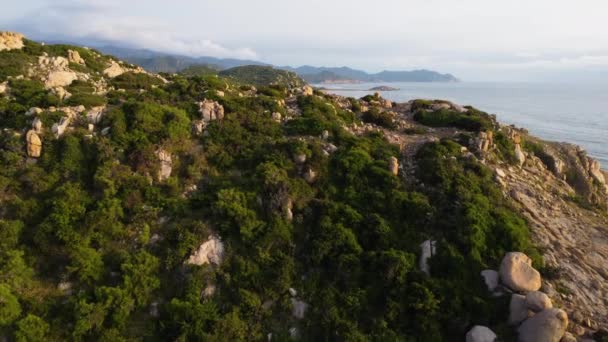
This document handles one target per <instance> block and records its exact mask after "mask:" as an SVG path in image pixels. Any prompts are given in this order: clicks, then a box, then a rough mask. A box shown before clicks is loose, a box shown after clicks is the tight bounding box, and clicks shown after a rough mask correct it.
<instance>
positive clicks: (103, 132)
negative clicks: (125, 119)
mask: <svg viewBox="0 0 608 342" xmlns="http://www.w3.org/2000/svg"><path fill="white" fill-rule="evenodd" d="M110 128H111V127H104V128H103V129H102V130H101V135H104V136H105V135H108V134H110Z"/></svg>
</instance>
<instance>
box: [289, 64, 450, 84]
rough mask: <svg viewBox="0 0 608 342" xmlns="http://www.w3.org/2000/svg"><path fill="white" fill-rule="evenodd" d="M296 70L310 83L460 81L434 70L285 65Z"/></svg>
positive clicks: (291, 69)
mask: <svg viewBox="0 0 608 342" xmlns="http://www.w3.org/2000/svg"><path fill="white" fill-rule="evenodd" d="M283 69H285V70H290V71H293V72H296V73H297V74H298V75H300V76H302V78H304V79H305V80H306V81H307V82H310V83H344V82H345V81H351V82H458V81H459V80H458V79H457V78H456V77H454V76H453V75H451V74H441V73H438V72H436V71H432V70H413V71H382V72H379V73H377V74H369V73H366V72H365V71H361V70H356V69H351V68H348V67H341V68H327V67H318V68H317V67H312V66H302V67H299V68H292V67H283Z"/></svg>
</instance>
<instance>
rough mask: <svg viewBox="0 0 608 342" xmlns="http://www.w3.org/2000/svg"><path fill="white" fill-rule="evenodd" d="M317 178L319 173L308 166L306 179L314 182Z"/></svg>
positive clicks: (305, 173) (309, 182) (308, 181)
mask: <svg viewBox="0 0 608 342" xmlns="http://www.w3.org/2000/svg"><path fill="white" fill-rule="evenodd" d="M316 179H317V173H316V172H315V171H314V170H313V169H311V168H308V169H307V170H306V171H305V172H304V180H305V181H306V182H307V183H308V184H312V183H314V182H315V180H316Z"/></svg>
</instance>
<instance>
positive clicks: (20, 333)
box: [15, 314, 49, 342]
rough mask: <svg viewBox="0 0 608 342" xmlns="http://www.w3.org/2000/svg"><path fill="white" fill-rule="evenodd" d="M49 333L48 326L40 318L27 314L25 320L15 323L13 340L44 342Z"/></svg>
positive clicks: (19, 341) (18, 341)
mask: <svg viewBox="0 0 608 342" xmlns="http://www.w3.org/2000/svg"><path fill="white" fill-rule="evenodd" d="M48 332H49V325H48V323H46V322H45V321H44V320H43V319H42V318H40V317H38V316H35V315H32V314H28V315H27V316H25V318H23V319H21V320H20V321H19V322H17V331H16V332H15V340H16V341H17V342H38V341H44V338H45V336H46V334H48Z"/></svg>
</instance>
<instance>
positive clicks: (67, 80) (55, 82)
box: [44, 71, 78, 88]
mask: <svg viewBox="0 0 608 342" xmlns="http://www.w3.org/2000/svg"><path fill="white" fill-rule="evenodd" d="M77 79H78V76H76V73H75V72H72V71H52V72H51V73H49V74H48V76H47V77H46V80H45V81H44V85H45V86H46V87H47V88H55V87H66V86H69V85H70V84H72V82H74V81H75V80H77Z"/></svg>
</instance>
